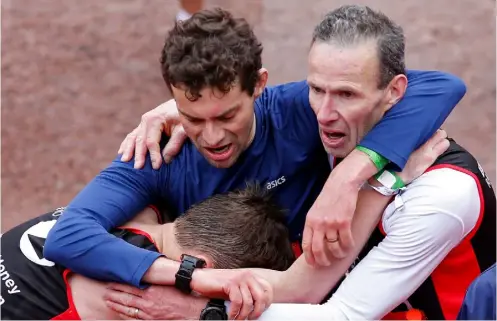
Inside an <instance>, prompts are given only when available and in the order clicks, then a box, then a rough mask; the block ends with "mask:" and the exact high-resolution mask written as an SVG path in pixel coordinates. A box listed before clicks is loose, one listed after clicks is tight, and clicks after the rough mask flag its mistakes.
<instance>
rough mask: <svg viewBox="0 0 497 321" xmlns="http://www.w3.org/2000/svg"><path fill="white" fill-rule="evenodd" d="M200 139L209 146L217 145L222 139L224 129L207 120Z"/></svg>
mask: <svg viewBox="0 0 497 321" xmlns="http://www.w3.org/2000/svg"><path fill="white" fill-rule="evenodd" d="M202 139H203V140H204V142H205V143H206V144H207V145H209V146H213V147H215V146H218V145H219V144H221V142H222V140H223V139H224V129H223V128H221V127H219V126H217V125H216V124H215V123H214V122H208V123H207V124H206V126H205V129H204V131H203V132H202Z"/></svg>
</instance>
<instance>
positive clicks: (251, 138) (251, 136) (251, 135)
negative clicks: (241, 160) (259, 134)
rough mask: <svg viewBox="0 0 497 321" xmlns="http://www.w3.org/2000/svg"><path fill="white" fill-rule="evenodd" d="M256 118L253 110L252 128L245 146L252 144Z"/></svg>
mask: <svg viewBox="0 0 497 321" xmlns="http://www.w3.org/2000/svg"><path fill="white" fill-rule="evenodd" d="M256 125H257V118H256V117H255V112H254V121H253V122H252V128H251V129H250V139H249V141H248V144H247V147H249V146H250V144H252V142H253V141H254V138H255V130H256V129H257V126H256Z"/></svg>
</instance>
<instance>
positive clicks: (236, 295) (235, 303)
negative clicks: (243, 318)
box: [225, 285, 243, 320]
mask: <svg viewBox="0 0 497 321" xmlns="http://www.w3.org/2000/svg"><path fill="white" fill-rule="evenodd" d="M225 292H226V294H227V295H228V296H229V299H230V302H231V303H230V311H229V314H228V318H229V320H237V319H236V318H237V316H238V313H239V312H240V310H241V308H242V303H243V302H242V301H243V299H242V293H241V291H240V289H239V288H238V287H236V286H232V285H230V286H228V288H227V289H226V291H225Z"/></svg>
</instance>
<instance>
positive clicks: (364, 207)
mask: <svg viewBox="0 0 497 321" xmlns="http://www.w3.org/2000/svg"><path fill="white" fill-rule="evenodd" d="M359 195H360V196H359V201H358V203H357V209H356V213H355V216H354V220H353V222H352V234H353V236H354V237H355V238H356V243H355V246H354V248H353V249H352V250H351V251H350V252H349V253H348V255H347V256H346V257H345V258H343V259H335V260H334V262H333V263H332V264H331V265H330V266H328V267H313V266H311V265H309V264H307V262H306V260H305V258H304V256H301V257H300V258H299V259H298V260H297V261H296V262H295V263H294V264H293V265H292V266H291V267H290V268H289V269H288V270H287V271H285V272H277V271H270V270H258V271H257V273H258V274H259V275H260V276H262V277H264V278H266V279H267V280H272V281H271V283H273V286H274V302H285V303H319V302H321V300H322V299H323V298H324V297H325V296H326V294H327V293H328V292H329V291H330V289H332V288H333V287H334V286H335V284H336V283H337V282H338V281H339V280H340V278H341V277H342V276H343V275H344V274H345V272H346V271H347V269H348V268H349V266H350V265H351V264H352V262H353V261H354V259H355V258H356V257H357V255H358V254H359V252H360V251H361V249H362V247H363V246H364V244H365V243H366V241H367V240H368V238H369V235H370V234H371V232H372V231H373V230H374V228H375V227H376V225H377V224H378V221H379V219H380V217H381V214H382V213H383V210H384V208H385V207H386V205H387V204H388V202H389V200H390V197H387V196H383V195H381V194H379V193H377V192H375V191H373V190H369V189H367V190H362V191H360V192H359Z"/></svg>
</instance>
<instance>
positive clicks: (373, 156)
mask: <svg viewBox="0 0 497 321" xmlns="http://www.w3.org/2000/svg"><path fill="white" fill-rule="evenodd" d="M355 149H357V150H360V151H361V152H363V153H365V154H366V155H368V156H369V159H370V160H371V161H372V162H373V164H374V166H376V169H377V170H378V171H381V170H382V169H383V168H384V167H385V166H387V164H388V163H389V162H390V161H389V160H388V159H386V158H385V157H383V156H381V155H380V154H378V153H377V152H375V151H374V150H371V149H368V148H366V147H362V146H356V148H355Z"/></svg>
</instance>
